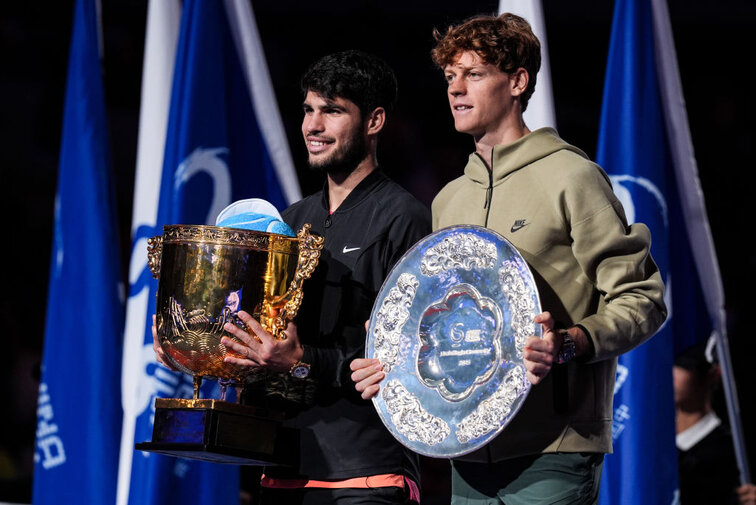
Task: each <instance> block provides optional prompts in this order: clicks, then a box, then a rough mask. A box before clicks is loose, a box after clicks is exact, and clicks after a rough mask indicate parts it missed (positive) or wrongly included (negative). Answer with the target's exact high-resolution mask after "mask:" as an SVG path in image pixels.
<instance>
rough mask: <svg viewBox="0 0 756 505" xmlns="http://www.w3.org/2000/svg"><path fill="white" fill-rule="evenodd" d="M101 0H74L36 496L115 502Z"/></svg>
mask: <svg viewBox="0 0 756 505" xmlns="http://www.w3.org/2000/svg"><path fill="white" fill-rule="evenodd" d="M98 24H99V20H98V18H97V12H96V8H95V0H77V1H76V3H75V6H74V23H73V31H72V36H71V46H70V53H69V60H68V81H67V84H66V95H65V106H64V113H63V114H64V117H63V131H62V139H61V148H60V160H59V166H58V187H57V196H56V199H55V228H54V235H53V251H52V260H51V265H50V278H49V288H48V299H47V315H46V328H45V343H44V353H43V359H42V377H41V383H40V388H39V399H38V404H37V432H36V447H35V449H36V451H35V455H34V463H35V466H34V491H33V502H34V503H35V504H37V505H44V504H48V503H49V504H56V505H57V504H73V503H77V504H78V503H114V501H115V491H116V474H117V470H118V443H119V439H120V435H121V416H122V412H121V406H120V403H119V402H118V391H119V382H120V370H121V369H120V364H121V338H122V331H123V301H122V298H123V285H122V283H121V270H120V260H119V247H118V224H117V220H116V212H115V198H114V192H113V187H112V175H111V169H112V167H111V164H110V152H109V146H108V133H107V132H108V128H107V121H106V118H105V98H104V90H103V82H102V72H101V68H100V55H99V49H98V48H99V47H100V44H99V43H98V36H99V35H98V34H99V28H98Z"/></svg>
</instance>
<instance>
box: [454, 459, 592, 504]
mask: <svg viewBox="0 0 756 505" xmlns="http://www.w3.org/2000/svg"><path fill="white" fill-rule="evenodd" d="M603 464H604V455H603V454H596V453H567V452H563V453H547V454H539V455H535V456H525V457H521V458H514V459H509V460H505V461H501V462H499V463H491V464H488V463H468V462H464V461H452V500H451V503H452V505H501V504H502V503H504V504H506V505H525V504H527V505H547V504H576V505H593V504H596V503H597V502H598V492H599V483H600V481H601V468H602V467H603Z"/></svg>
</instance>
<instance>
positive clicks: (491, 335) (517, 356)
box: [366, 226, 541, 458]
mask: <svg viewBox="0 0 756 505" xmlns="http://www.w3.org/2000/svg"><path fill="white" fill-rule="evenodd" d="M539 312H541V308H540V301H539V299H538V291H537V289H536V285H535V281H534V279H533V276H532V274H531V272H530V269H529V267H528V265H527V263H526V262H525V260H524V259H523V258H522V256H521V255H520V253H519V252H518V251H517V249H515V247H514V246H513V245H512V244H511V243H510V242H508V241H507V240H506V239H505V238H504V237H502V236H501V235H499V234H498V233H496V232H494V231H493V230H490V229H488V228H483V227H480V226H451V227H448V228H444V229H441V230H438V231H436V232H434V233H432V234H431V235H428V236H427V237H425V238H424V239H423V240H421V241H420V242H418V243H417V244H415V245H414V246H413V247H412V248H411V249H410V250H409V251H407V252H406V253H405V255H404V256H403V257H402V258H401V259H400V260H399V261H398V262H397V264H396V265H395V266H394V268H393V269H392V271H391V272H390V273H389V275H388V277H387V278H386V281H385V282H384V283H383V286H382V287H381V291H380V292H379V294H378V297H377V299H376V302H375V305H374V306H373V312H372V315H371V317H370V326H369V328H368V336H367V343H366V349H367V356H368V357H369V358H377V359H379V360H380V361H381V362H382V363H383V364H384V371H385V372H386V378H385V379H384V380H383V382H382V384H381V392H380V393H379V394H378V396H377V397H376V398H375V399H374V400H373V402H374V404H375V408H376V409H377V411H378V415H379V416H380V417H381V420H382V421H383V423H384V424H385V425H386V427H387V428H388V429H389V431H390V432H391V433H392V435H394V437H396V439H397V440H399V442H401V443H402V444H404V445H405V446H406V447H408V448H410V449H412V450H413V451H415V452H417V453H420V454H423V455H425V456H431V457H438V458H454V457H457V456H461V455H463V454H467V453H470V452H472V451H474V450H476V449H478V448H480V447H482V446H483V445H485V444H487V443H488V442H489V441H490V440H492V439H493V438H494V437H496V436H497V435H498V434H499V433H500V432H501V431H502V430H503V429H504V427H505V426H506V425H507V424H509V422H510V421H511V420H512V418H513V417H514V416H515V415H516V414H517V411H518V410H519V408H520V406H521V405H522V403H523V401H524V400H525V398H526V397H527V395H528V392H529V391H530V383H529V382H528V380H527V378H526V377H525V368H524V366H523V364H522V351H523V348H524V346H525V340H526V339H527V338H528V336H530V335H537V336H541V330H540V327H539V326H537V325H536V324H535V323H534V322H533V317H534V316H535V315H536V314H538V313H539Z"/></svg>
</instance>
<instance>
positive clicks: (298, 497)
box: [260, 487, 415, 505]
mask: <svg viewBox="0 0 756 505" xmlns="http://www.w3.org/2000/svg"><path fill="white" fill-rule="evenodd" d="M409 496H410V494H409V490H408V489H402V488H398V487H379V488H372V489H353V488H343V489H321V488H307V489H271V488H261V489H260V505H331V504H336V505H369V504H376V505H396V504H399V505H410V504H413V503H415V502H413V501H411V500H410V497H409Z"/></svg>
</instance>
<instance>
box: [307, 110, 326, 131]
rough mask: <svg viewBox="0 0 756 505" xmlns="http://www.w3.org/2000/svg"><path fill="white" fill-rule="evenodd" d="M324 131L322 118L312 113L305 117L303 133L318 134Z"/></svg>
mask: <svg viewBox="0 0 756 505" xmlns="http://www.w3.org/2000/svg"><path fill="white" fill-rule="evenodd" d="M323 129H324V124H323V116H322V115H320V114H318V113H317V112H314V113H312V114H310V115H308V116H305V131H306V132H307V133H318V132H322V131H323Z"/></svg>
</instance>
